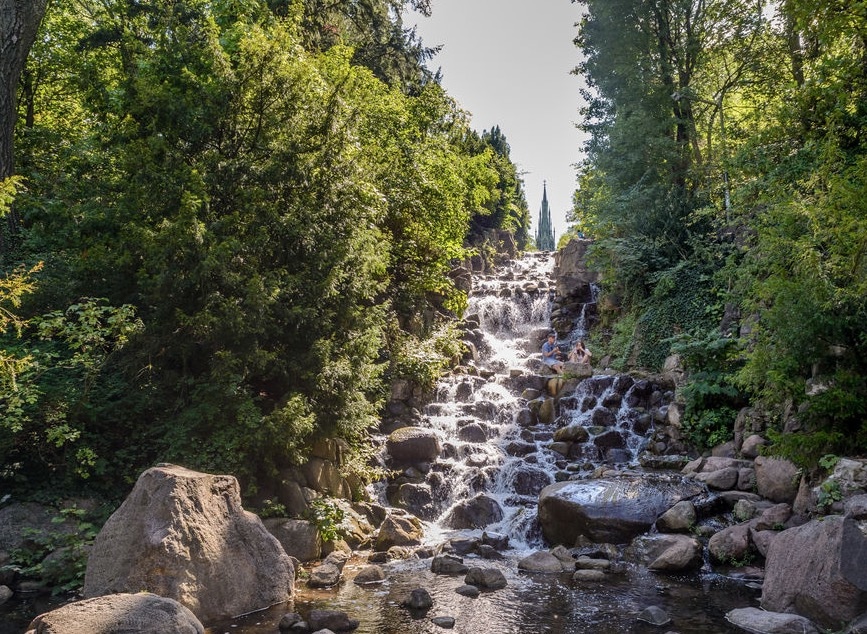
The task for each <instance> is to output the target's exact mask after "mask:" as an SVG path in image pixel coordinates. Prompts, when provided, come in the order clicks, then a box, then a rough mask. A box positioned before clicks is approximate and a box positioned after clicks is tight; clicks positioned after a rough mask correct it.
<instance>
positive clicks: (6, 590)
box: [0, 586, 15, 605]
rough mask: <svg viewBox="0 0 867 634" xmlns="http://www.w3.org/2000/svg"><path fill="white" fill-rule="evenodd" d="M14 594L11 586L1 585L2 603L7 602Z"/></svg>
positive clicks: (0, 598) (0, 601) (0, 599)
mask: <svg viewBox="0 0 867 634" xmlns="http://www.w3.org/2000/svg"><path fill="white" fill-rule="evenodd" d="M14 594H15V593H14V592H12V589H11V588H10V587H9V586H0V605H3V604H4V603H6V602H7V601H8V600H9V599H11V598H12V596H13V595H14Z"/></svg>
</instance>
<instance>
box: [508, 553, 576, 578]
mask: <svg viewBox="0 0 867 634" xmlns="http://www.w3.org/2000/svg"><path fill="white" fill-rule="evenodd" d="M572 565H573V567H574V563H573V564H572ZM518 570H523V571H524V572H531V573H541V574H560V573H561V572H563V563H562V562H561V561H560V560H559V559H557V557H555V556H554V555H552V554H551V553H549V552H546V551H538V552H535V553H533V554H532V555H528V556H527V557H524V558H523V559H521V560H520V561H519V562H518Z"/></svg>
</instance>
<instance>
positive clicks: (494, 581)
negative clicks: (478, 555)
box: [464, 568, 506, 590]
mask: <svg viewBox="0 0 867 634" xmlns="http://www.w3.org/2000/svg"><path fill="white" fill-rule="evenodd" d="M464 583H466V584H469V585H471V586H478V587H479V588H486V589H488V590H499V589H501V588H505V587H506V577H505V576H504V575H503V573H502V572H500V571H499V570H497V569H496V568H470V570H469V572H467V576H466V577H464Z"/></svg>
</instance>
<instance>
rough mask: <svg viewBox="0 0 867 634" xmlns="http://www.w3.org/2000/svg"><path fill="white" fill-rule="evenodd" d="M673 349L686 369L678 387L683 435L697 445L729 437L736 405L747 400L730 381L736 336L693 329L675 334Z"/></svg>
mask: <svg viewBox="0 0 867 634" xmlns="http://www.w3.org/2000/svg"><path fill="white" fill-rule="evenodd" d="M672 352H674V353H676V354H679V355H680V356H681V360H682V362H683V364H684V367H685V368H686V370H687V377H688V378H687V381H686V383H685V384H684V385H683V386H682V387H681V388H680V390H679V393H680V397H681V398H682V399H683V401H684V405H685V410H684V415H683V420H682V425H683V431H684V434H685V436H686V438H687V439H688V440H689V441H690V442H691V443H692V444H693V445H694V446H696V447H698V448H699V449H709V448H711V447H714V446H716V445H719V444H721V443H724V442H727V441H729V440H731V439H732V437H733V434H734V423H735V419H736V418H737V414H738V409H739V408H740V407H742V406H743V405H745V404H746V402H747V400H746V398H745V395H743V394H742V393H741V392H740V390H738V389H737V387H736V386H735V385H734V384H733V382H732V375H733V373H734V371H735V370H736V368H737V367H738V365H739V363H740V361H739V358H738V357H737V356H736V354H737V340H735V339H733V338H731V337H724V336H721V335H720V334H719V333H718V332H717V331H715V330H711V331H709V332H706V333H701V332H700V331H696V332H694V333H693V334H692V335H681V336H679V337H676V338H674V344H673V345H672Z"/></svg>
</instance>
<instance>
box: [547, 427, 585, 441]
mask: <svg viewBox="0 0 867 634" xmlns="http://www.w3.org/2000/svg"><path fill="white" fill-rule="evenodd" d="M588 438H590V434H589V433H588V432H587V428H586V427H584V426H583V425H567V426H566V427H561V428H560V429H558V430H557V431H555V432H554V440H555V441H557V442H586V441H587V439H588Z"/></svg>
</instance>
